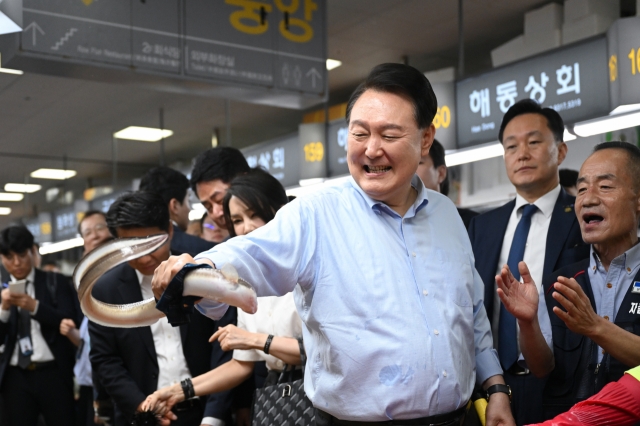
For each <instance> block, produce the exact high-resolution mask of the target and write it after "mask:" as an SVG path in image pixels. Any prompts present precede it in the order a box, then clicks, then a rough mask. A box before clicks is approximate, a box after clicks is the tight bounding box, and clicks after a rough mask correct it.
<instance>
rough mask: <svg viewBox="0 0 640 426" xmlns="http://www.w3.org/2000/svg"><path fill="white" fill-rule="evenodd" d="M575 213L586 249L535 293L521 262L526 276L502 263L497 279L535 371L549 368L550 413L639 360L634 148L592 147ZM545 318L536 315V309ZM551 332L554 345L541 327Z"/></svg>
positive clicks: (639, 250) (638, 180)
mask: <svg viewBox="0 0 640 426" xmlns="http://www.w3.org/2000/svg"><path fill="white" fill-rule="evenodd" d="M576 215H577V218H578V221H579V223H580V228H581V231H582V237H583V238H584V240H585V242H587V243H589V244H591V256H589V258H587V259H584V260H582V261H580V262H577V263H574V264H571V265H568V266H565V267H563V268H561V269H559V270H557V271H555V272H554V273H553V274H551V275H550V276H548V277H547V278H546V280H545V282H544V283H543V287H544V289H545V292H544V297H543V298H540V297H539V295H538V292H537V291H536V287H535V283H534V282H533V280H532V279H531V277H530V276H529V275H528V273H527V267H526V265H525V263H524V262H522V263H520V265H518V266H519V268H520V270H522V271H523V274H522V275H523V278H524V283H523V284H520V283H518V282H517V281H515V280H514V279H513V278H512V277H511V276H510V274H509V271H508V270H507V268H505V269H504V270H503V271H502V274H501V276H500V278H499V279H498V284H499V286H500V288H501V290H500V296H501V299H502V300H503V301H504V305H505V307H507V309H509V311H510V312H511V313H512V314H513V315H514V316H516V318H517V319H518V324H520V327H521V330H523V332H522V334H521V342H522V344H523V345H522V347H523V348H524V349H523V354H524V357H525V359H526V360H527V364H528V365H530V366H531V369H532V370H534V372H535V373H536V374H537V375H540V376H542V375H547V374H549V373H550V374H549V380H548V382H547V386H546V388H545V392H544V407H545V416H546V417H547V418H551V417H553V416H556V415H557V414H559V413H561V412H564V411H566V410H568V409H569V408H570V407H571V406H572V405H573V404H575V403H577V402H579V401H582V400H584V399H586V398H588V397H590V396H592V395H594V394H595V393H596V392H598V391H600V389H602V387H603V386H605V385H606V384H607V383H610V382H613V381H616V380H619V379H620V378H621V377H622V375H623V374H624V372H625V370H627V369H628V368H630V367H632V366H636V365H638V364H640V351H639V350H638V348H640V245H638V234H637V230H638V223H639V221H640V149H638V147H637V146H635V145H632V144H630V143H626V142H605V143H602V144H599V145H597V146H596V147H595V149H594V153H593V154H591V156H589V158H587V160H586V161H585V162H584V164H583V165H582V168H581V169H580V175H579V178H578V195H577V198H576ZM544 306H546V307H547V308H548V310H547V309H544V312H545V313H548V316H549V318H550V321H549V322H546V327H548V328H550V330H544V327H545V325H544V323H543V322H539V321H535V319H536V315H535V312H536V310H541V309H543V308H544ZM551 330H552V334H553V350H550V349H549V347H548V346H547V345H546V344H544V343H543V339H542V338H541V335H542V334H543V332H546V333H549V332H550V331H551Z"/></svg>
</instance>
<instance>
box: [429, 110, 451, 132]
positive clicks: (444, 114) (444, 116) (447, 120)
mask: <svg viewBox="0 0 640 426" xmlns="http://www.w3.org/2000/svg"><path fill="white" fill-rule="evenodd" d="M449 124H451V110H450V109H449V107H448V106H446V105H443V106H442V108H438V110H437V111H436V115H435V117H433V125H434V126H435V128H436V129H439V128H441V127H442V128H443V129H447V128H449Z"/></svg>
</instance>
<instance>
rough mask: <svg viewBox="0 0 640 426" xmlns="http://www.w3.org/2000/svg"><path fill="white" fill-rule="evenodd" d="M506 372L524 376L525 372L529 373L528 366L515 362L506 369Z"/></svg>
mask: <svg viewBox="0 0 640 426" xmlns="http://www.w3.org/2000/svg"><path fill="white" fill-rule="evenodd" d="M507 373H509V374H513V375H514V376H526V375H527V374H531V371H529V369H528V368H523V367H521V366H520V365H518V363H517V362H516V363H515V364H513V365H512V366H511V368H509V369H508V370H507Z"/></svg>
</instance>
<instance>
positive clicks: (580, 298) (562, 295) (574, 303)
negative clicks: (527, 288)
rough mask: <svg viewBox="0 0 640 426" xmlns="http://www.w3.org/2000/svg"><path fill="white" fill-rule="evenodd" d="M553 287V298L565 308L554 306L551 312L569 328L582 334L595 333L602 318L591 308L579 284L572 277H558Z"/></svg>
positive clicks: (590, 334) (589, 334)
mask: <svg viewBox="0 0 640 426" xmlns="http://www.w3.org/2000/svg"><path fill="white" fill-rule="evenodd" d="M553 287H554V289H555V290H556V291H554V292H553V298H554V299H556V300H557V301H558V303H560V305H562V307H563V308H564V309H565V310H562V309H560V308H559V307H557V306H554V308H553V312H554V313H555V314H556V315H557V316H558V317H560V319H561V320H562V321H564V323H565V324H566V325H567V327H568V328H569V330H571V331H573V332H574V333H578V334H582V335H583V336H592V335H593V334H595V333H596V330H597V328H598V325H599V322H600V321H601V320H602V318H601V317H600V316H598V314H596V313H595V311H594V310H593V307H592V306H591V302H590V301H589V297H588V296H587V295H586V294H585V293H584V291H583V290H582V287H580V284H578V282H577V281H576V280H575V279H573V278H565V277H558V282H557V283H555V284H554V285H553Z"/></svg>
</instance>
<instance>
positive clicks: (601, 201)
mask: <svg viewBox="0 0 640 426" xmlns="http://www.w3.org/2000/svg"><path fill="white" fill-rule="evenodd" d="M628 161H629V158H628V156H627V153H626V152H625V151H623V150H621V149H603V150H601V151H596V152H595V153H593V154H592V155H591V156H590V157H589V158H587V160H586V161H585V162H584V164H583V165H582V168H581V169H580V175H579V177H578V195H577V197H576V215H577V216H578V222H579V223H580V230H581V231H582V239H583V240H584V241H585V242H586V243H588V244H594V245H595V246H596V247H595V248H596V251H598V253H603V252H604V251H610V250H615V251H616V252H617V253H618V254H620V253H624V252H625V251H626V250H628V249H629V248H630V247H632V246H633V244H635V243H636V241H637V240H638V237H637V233H636V230H637V228H638V218H639V217H640V198H639V196H638V191H637V188H636V185H635V182H634V179H633V177H632V176H631V173H630V171H629V167H628Z"/></svg>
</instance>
